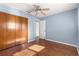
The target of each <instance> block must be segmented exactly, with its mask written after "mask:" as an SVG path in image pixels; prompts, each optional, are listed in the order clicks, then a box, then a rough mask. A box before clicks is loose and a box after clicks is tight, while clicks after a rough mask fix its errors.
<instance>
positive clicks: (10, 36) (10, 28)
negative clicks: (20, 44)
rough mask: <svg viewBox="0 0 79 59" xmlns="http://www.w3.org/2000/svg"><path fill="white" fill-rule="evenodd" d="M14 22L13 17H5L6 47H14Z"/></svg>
mask: <svg viewBox="0 0 79 59" xmlns="http://www.w3.org/2000/svg"><path fill="white" fill-rule="evenodd" d="M15 33H16V22H15V16H14V15H10V14H8V15H7V46H8V47H12V46H15V45H16V35H15Z"/></svg>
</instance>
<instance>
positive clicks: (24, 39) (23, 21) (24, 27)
mask: <svg viewBox="0 0 79 59" xmlns="http://www.w3.org/2000/svg"><path fill="white" fill-rule="evenodd" d="M20 38H21V40H20V44H22V43H26V44H28V20H27V18H23V17H20Z"/></svg>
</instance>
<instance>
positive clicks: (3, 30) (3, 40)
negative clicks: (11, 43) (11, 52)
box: [0, 12, 7, 50]
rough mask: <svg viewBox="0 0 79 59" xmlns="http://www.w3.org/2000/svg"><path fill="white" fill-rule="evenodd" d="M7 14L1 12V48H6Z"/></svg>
mask: <svg viewBox="0 0 79 59" xmlns="http://www.w3.org/2000/svg"><path fill="white" fill-rule="evenodd" d="M6 44H7V38H6V14H5V13H2V12H0V50H2V49H4V48H6Z"/></svg>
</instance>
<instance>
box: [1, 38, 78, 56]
mask: <svg viewBox="0 0 79 59" xmlns="http://www.w3.org/2000/svg"><path fill="white" fill-rule="evenodd" d="M28 45H29V46H28V48H27V47H26V46H27V45H26V43H25V44H22V45H18V46H15V47H12V48H9V49H6V50H2V51H0V55H1V56H12V55H14V54H15V53H18V52H19V53H20V55H21V52H22V51H24V50H25V49H26V50H25V54H22V55H23V56H24V55H25V56H28V54H29V53H30V51H31V53H32V51H33V53H35V54H34V56H78V52H77V49H76V48H75V47H72V46H68V45H64V44H60V43H56V42H51V41H47V40H44V39H40V40H39V41H32V42H30V43H29V44H28ZM27 49H28V50H27ZM29 50H30V51H29ZM22 53H23V52H22ZM30 55H33V54H30Z"/></svg>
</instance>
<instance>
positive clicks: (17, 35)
mask: <svg viewBox="0 0 79 59" xmlns="http://www.w3.org/2000/svg"><path fill="white" fill-rule="evenodd" d="M15 22H16V33H15V34H16V45H18V44H19V42H20V36H19V35H20V23H19V17H18V16H16V19H15Z"/></svg>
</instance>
